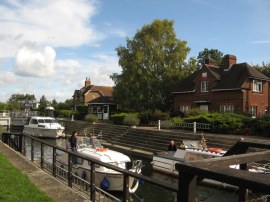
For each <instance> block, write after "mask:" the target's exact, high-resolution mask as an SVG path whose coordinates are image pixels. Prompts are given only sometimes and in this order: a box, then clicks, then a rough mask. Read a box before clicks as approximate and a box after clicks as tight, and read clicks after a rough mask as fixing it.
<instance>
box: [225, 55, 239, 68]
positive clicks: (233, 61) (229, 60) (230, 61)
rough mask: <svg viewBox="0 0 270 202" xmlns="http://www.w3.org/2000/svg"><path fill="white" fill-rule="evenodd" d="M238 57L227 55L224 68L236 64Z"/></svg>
mask: <svg viewBox="0 0 270 202" xmlns="http://www.w3.org/2000/svg"><path fill="white" fill-rule="evenodd" d="M236 62H237V58H236V56H235V55H230V54H228V55H225V56H224V58H223V68H224V70H226V69H229V68H230V67H231V66H232V65H234V64H236Z"/></svg>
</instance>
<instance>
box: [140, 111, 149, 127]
mask: <svg viewBox="0 0 270 202" xmlns="http://www.w3.org/2000/svg"><path fill="white" fill-rule="evenodd" d="M138 118H139V119H140V124H142V125H148V124H149V122H151V121H152V113H151V112H150V111H144V112H141V113H139V114H138Z"/></svg>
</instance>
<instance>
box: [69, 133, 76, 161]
mask: <svg viewBox="0 0 270 202" xmlns="http://www.w3.org/2000/svg"><path fill="white" fill-rule="evenodd" d="M77 135H78V133H77V131H74V132H73V133H72V135H71V137H70V138H69V142H70V147H71V151H73V152H75V153H76V152H77V143H78V140H77ZM72 161H73V164H77V158H76V156H74V157H73V158H72Z"/></svg>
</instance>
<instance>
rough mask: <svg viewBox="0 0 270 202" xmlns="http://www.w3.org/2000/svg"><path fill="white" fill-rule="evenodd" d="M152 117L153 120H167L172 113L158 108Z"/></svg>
mask: <svg viewBox="0 0 270 202" xmlns="http://www.w3.org/2000/svg"><path fill="white" fill-rule="evenodd" d="M152 117H153V121H158V120H161V121H165V120H169V118H170V115H169V113H166V112H162V111H160V110H156V111H155V112H154V113H153V116H152Z"/></svg>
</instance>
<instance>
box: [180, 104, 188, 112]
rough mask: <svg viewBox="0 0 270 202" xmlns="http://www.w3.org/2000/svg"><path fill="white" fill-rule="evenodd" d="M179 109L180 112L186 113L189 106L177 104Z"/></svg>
mask: <svg viewBox="0 0 270 202" xmlns="http://www.w3.org/2000/svg"><path fill="white" fill-rule="evenodd" d="M179 111H180V112H182V113H186V112H188V111H189V106H179Z"/></svg>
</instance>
